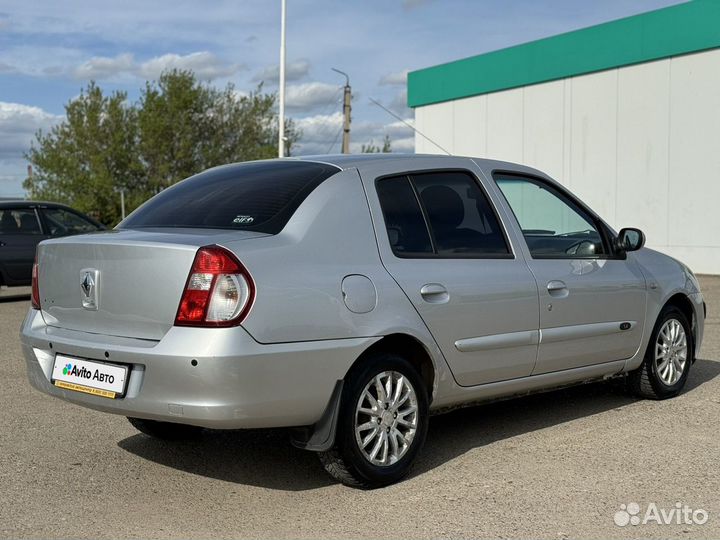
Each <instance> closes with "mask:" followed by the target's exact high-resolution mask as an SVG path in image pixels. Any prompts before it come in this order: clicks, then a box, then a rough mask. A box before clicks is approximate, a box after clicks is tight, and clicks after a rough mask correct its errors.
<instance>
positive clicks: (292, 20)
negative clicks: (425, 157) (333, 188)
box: [0, 0, 680, 197]
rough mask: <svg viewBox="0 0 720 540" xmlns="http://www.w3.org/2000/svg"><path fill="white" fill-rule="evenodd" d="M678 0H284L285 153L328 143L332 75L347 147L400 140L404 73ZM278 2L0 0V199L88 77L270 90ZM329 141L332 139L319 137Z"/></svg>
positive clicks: (333, 135) (332, 129)
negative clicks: (349, 122) (348, 128)
mask: <svg viewBox="0 0 720 540" xmlns="http://www.w3.org/2000/svg"><path fill="white" fill-rule="evenodd" d="M677 3H680V2H679V1H677V0H602V1H600V0H597V1H590V0H587V1H579V0H475V1H472V0H345V1H337V0H336V1H329V0H288V21H287V24H288V28H287V47H288V49H287V72H288V81H287V96H288V110H287V113H288V115H289V116H290V117H292V118H294V119H295V120H296V122H297V123H298V125H299V126H300V127H301V128H302V130H303V132H304V137H303V139H302V141H301V145H300V146H299V148H298V149H297V153H300V154H307V153H327V152H329V151H334V152H337V151H339V138H338V137H337V135H338V131H339V129H340V122H341V115H340V112H341V99H342V91H341V86H342V83H343V78H342V77H340V76H339V75H337V74H336V73H334V72H333V71H331V69H330V68H331V67H337V68H339V69H341V70H343V71H346V72H347V73H348V74H349V75H350V79H351V84H352V86H353V126H352V128H353V129H352V143H353V144H352V147H351V150H353V151H358V150H359V147H360V145H361V144H363V143H368V142H369V141H370V140H373V141H375V142H376V143H377V142H380V141H381V140H382V138H383V136H384V135H385V134H388V135H390V137H391V139H392V141H393V148H394V149H395V150H397V151H408V152H412V151H413V136H412V132H411V130H409V129H408V128H407V127H405V126H404V125H403V124H402V123H400V122H398V121H396V120H395V119H394V118H392V117H391V116H390V115H388V114H387V113H386V112H384V111H382V110H381V109H379V108H378V107H377V106H375V105H372V104H371V103H370V101H369V98H374V99H376V100H378V101H380V102H381V103H383V104H384V105H386V106H387V107H389V108H390V109H392V110H393V111H395V112H396V113H397V114H398V115H400V116H401V117H403V118H405V119H408V121H410V122H412V118H413V112H412V110H410V109H407V107H406V106H405V95H406V93H405V73H406V72H407V70H414V69H419V68H422V67H427V66H431V65H434V64H439V63H442V62H448V61H452V60H457V59H459V58H463V57H467V56H472V55H475V54H480V53H483V52H487V51H491V50H495V49H498V48H502V47H507V46H510V45H515V44H518V43H523V42H526V41H532V40H534V39H538V38H542V37H546V36H551V35H554V34H558V33H561V32H566V31H569V30H575V29H578V28H582V27H585V26H590V25H593V24H598V23H601V22H605V21H609V20H613V19H617V18H620V17H625V16H629V15H634V14H637V13H641V12H644V11H649V10H652V9H658V8H662V7H665V6H669V5H673V4H677ZM279 15H280V0H234V1H232V0H227V1H222V0H217V1H207V2H198V1H186V0H173V1H165V0H152V1H148V0H142V1H140V0H123V1H122V2H105V1H98V0H94V1H88V0H65V1H63V2H50V1H46V0H34V1H32V2H28V1H27V0H24V1H17V2H16V1H9V0H0V197H9V196H22V195H23V190H22V187H21V183H22V179H23V178H24V177H25V171H26V166H27V163H26V162H25V160H24V159H23V152H25V151H26V150H27V149H28V148H29V145H30V142H31V140H32V139H33V134H34V133H35V131H36V130H37V129H47V128H48V127H50V126H51V125H52V124H53V123H55V122H58V121H60V120H61V119H62V115H63V112H64V105H65V104H66V103H67V102H68V101H69V100H71V99H73V98H74V97H75V96H77V95H78V94H79V93H80V89H81V88H83V87H84V86H85V85H86V84H87V83H88V81H89V80H91V79H94V80H96V81H97V82H98V83H99V84H100V85H101V86H102V87H103V88H104V89H107V90H114V89H121V90H126V91H128V93H129V97H130V99H131V100H135V99H136V98H137V96H138V90H139V88H140V87H141V86H142V85H143V83H144V81H145V80H148V79H154V78H156V77H157V76H158V74H159V73H160V72H161V71H162V70H163V69H165V68H172V67H179V68H188V69H193V70H195V71H196V72H197V73H198V75H199V77H200V78H202V79H204V80H207V81H210V82H211V83H212V84H215V85H219V86H224V85H225V84H226V83H228V82H233V83H234V84H235V85H236V86H237V88H238V90H240V91H248V90H251V89H253V88H254V87H255V86H256V85H257V84H258V83H259V82H260V81H264V84H265V89H266V90H268V91H275V90H276V88H277V64H278V44H279V32H280V30H279ZM333 143H334V144H333Z"/></svg>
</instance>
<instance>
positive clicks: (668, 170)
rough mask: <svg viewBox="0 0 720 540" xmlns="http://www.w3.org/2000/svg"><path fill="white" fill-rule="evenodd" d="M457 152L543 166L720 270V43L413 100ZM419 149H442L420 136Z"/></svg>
mask: <svg viewBox="0 0 720 540" xmlns="http://www.w3.org/2000/svg"><path fill="white" fill-rule="evenodd" d="M415 121H416V126H417V129H418V130H419V131H420V132H421V133H424V134H425V135H427V136H428V137H429V138H430V139H432V140H434V141H435V142H437V143H438V144H439V145H440V146H442V147H443V148H445V149H446V150H448V151H449V152H451V153H453V154H456V155H468V156H477V157H489V158H494V159H502V160H507V161H515V162H520V163H524V164H526V165H530V166H533V167H536V168H538V169H541V170H543V171H545V172H546V173H548V174H549V175H550V176H552V177H553V178H555V179H556V180H558V181H559V182H561V183H562V184H564V185H565V186H567V187H568V188H569V189H570V190H571V191H573V192H574V193H575V194H576V195H578V196H579V197H580V198H581V199H583V200H584V201H585V202H586V203H587V204H589V205H590V206H591V207H592V208H593V209H594V210H596V211H597V212H598V213H599V214H600V215H602V216H603V217H604V218H605V219H606V220H607V221H608V223H610V224H611V225H612V226H613V227H615V228H617V229H620V228H622V227H624V226H634V227H639V228H641V229H642V230H643V231H645V233H646V235H647V239H648V240H647V243H648V246H650V247H652V248H655V249H658V250H660V251H663V252H665V253H668V254H669V255H672V256H673V257H676V258H678V259H680V260H682V261H684V262H686V263H687V264H688V265H690V267H691V268H693V270H694V271H695V272H698V273H711V274H720V49H714V50H710V51H705V52H700V53H695V54H689V55H685V56H678V57H673V58H667V59H663V60H658V61H654V62H648V63H644V64H638V65H634V66H627V67H621V68H617V69H612V70H607V71H602V72H598V73H592V74H588V75H582V76H578V77H572V78H568V79H563V80H558V81H553V82H548V83H542V84H536V85H532V86H526V87H522V88H516V89H511V90H505V91H501V92H495V93H492V94H485V95H480V96H474V97H469V98H464V99H459V100H455V101H448V102H444V103H437V104H433V105H427V106H422V107H417V108H416V109H415ZM415 151H416V152H417V153H443V152H442V150H440V149H439V148H437V147H436V146H435V145H433V144H432V143H430V142H429V141H427V140H426V139H424V138H423V137H422V136H420V135H416V137H415Z"/></svg>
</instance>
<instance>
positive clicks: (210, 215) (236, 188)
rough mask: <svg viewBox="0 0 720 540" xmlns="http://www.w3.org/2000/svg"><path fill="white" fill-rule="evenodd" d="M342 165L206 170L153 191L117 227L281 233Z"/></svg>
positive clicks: (297, 164) (271, 164)
mask: <svg viewBox="0 0 720 540" xmlns="http://www.w3.org/2000/svg"><path fill="white" fill-rule="evenodd" d="M339 170H340V169H338V168H337V167H335V166H333V165H327V164H324V163H311V162H303V161H292V160H286V161H266V162H256V163H243V164H240V165H228V166H225V167H218V168H215V169H210V170H208V171H205V172H202V173H200V174H197V175H195V176H192V177H190V178H188V179H187V180H183V181H182V182H178V183H177V184H175V185H174V186H172V187H170V188H167V189H165V190H164V191H162V192H160V193H159V194H157V195H155V197H153V198H152V199H150V200H149V201H148V202H147V203H145V204H144V205H143V206H141V207H140V208H138V209H137V210H136V211H135V212H133V213H132V214H131V215H130V216H128V218H127V219H126V220H124V221H123V222H121V223H120V225H119V226H118V228H121V229H133V228H140V227H190V228H206V229H240V230H246V231H259V232H266V233H270V234H276V233H278V232H280V231H281V230H282V229H283V227H284V226H285V224H286V223H287V222H288V221H289V220H290V217H292V215H293V213H294V212H295V210H297V208H298V207H299V206H300V204H301V203H302V202H303V201H304V200H305V198H306V197H307V196H308V195H309V194H310V192H312V190H314V189H315V188H316V187H317V186H319V185H320V184H321V183H322V182H323V181H324V180H326V179H327V178H329V177H330V176H332V175H334V174H336V173H337V172H339Z"/></svg>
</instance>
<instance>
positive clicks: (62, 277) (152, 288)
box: [38, 229, 267, 340]
mask: <svg viewBox="0 0 720 540" xmlns="http://www.w3.org/2000/svg"><path fill="white" fill-rule="evenodd" d="M261 236H267V235H265V234H263V233H259V232H249V231H232V232H228V231H223V230H217V229H142V230H121V231H109V232H104V233H97V234H87V235H81V236H72V237H67V238H61V239H57V240H51V241H48V242H43V243H42V244H40V247H39V250H38V263H39V288H40V304H41V306H42V314H43V318H44V320H45V322H46V324H48V325H50V326H54V327H58V328H65V329H69V330H79V331H83V332H91V333H95V334H106V335H113V336H119V337H132V338H140V339H149V340H160V339H162V337H163V336H164V335H165V333H166V332H167V331H168V330H169V329H170V328H171V327H172V326H173V324H174V322H175V315H176V314H177V309H178V305H179V302H180V298H181V296H182V293H183V290H184V287H185V283H186V281H187V278H188V273H189V272H190V269H191V267H192V263H193V260H194V258H195V254H196V252H197V250H198V248H200V247H202V246H206V245H212V244H218V245H222V244H223V243H224V242H230V241H232V242H235V241H237V240H242V239H248V238H257V237H261Z"/></svg>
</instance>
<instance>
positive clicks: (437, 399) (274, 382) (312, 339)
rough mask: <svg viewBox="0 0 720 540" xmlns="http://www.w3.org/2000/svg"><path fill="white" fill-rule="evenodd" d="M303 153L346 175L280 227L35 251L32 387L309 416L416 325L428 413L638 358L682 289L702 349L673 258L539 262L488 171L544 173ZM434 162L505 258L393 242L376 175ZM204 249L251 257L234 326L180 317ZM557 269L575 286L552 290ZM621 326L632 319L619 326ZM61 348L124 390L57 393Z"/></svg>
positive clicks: (299, 421) (598, 372) (237, 422)
mask: <svg viewBox="0 0 720 540" xmlns="http://www.w3.org/2000/svg"><path fill="white" fill-rule="evenodd" d="M305 159H306V160H312V161H323V162H327V163H332V164H334V165H336V166H337V167H338V168H340V169H342V170H341V172H338V173H337V174H335V175H333V176H332V177H330V178H328V179H327V180H325V181H324V182H323V183H322V184H320V186H319V187H317V188H316V189H315V190H314V191H312V192H311V193H310V195H309V196H308V197H307V198H306V199H305V200H304V202H303V203H302V204H301V205H300V207H299V208H298V209H297V211H296V212H295V213H294V214H293V215H292V217H291V218H290V220H289V221H288V223H287V224H286V225H285V227H284V228H283V229H282V231H281V232H279V233H278V234H275V235H265V234H262V233H248V232H242V231H226V230H196V229H152V230H122V231H110V232H107V233H100V234H91V235H83V236H77V237H72V238H66V239H59V240H52V241H47V242H43V243H42V244H40V247H39V250H38V257H39V264H40V280H39V283H40V296H41V301H42V307H43V309H42V311H41V312H39V311H36V310H30V312H29V313H28V316H27V318H26V320H25V322H24V323H23V327H22V329H21V340H22V343H23V351H24V354H25V358H26V362H27V368H28V376H29V380H30V382H31V383H32V384H33V386H34V387H36V388H38V389H40V390H41V391H43V392H45V393H48V394H50V395H53V396H56V397H59V398H62V399H66V400H68V401H72V402H74V403H77V404H80V405H84V406H87V407H91V408H95V409H98V410H103V411H107V412H111V413H116V414H123V415H127V416H136V417H141V418H150V419H157V420H166V421H171V422H181V423H188V424H195V425H201V426H207V427H215V428H244V427H277V426H303V425H310V424H313V423H314V422H316V421H317V420H318V419H319V418H320V417H321V416H322V414H323V411H324V410H325V408H326V406H327V404H328V401H329V399H330V396H331V393H332V391H333V388H334V385H335V382H336V381H338V380H340V379H343V378H344V377H345V375H346V374H347V372H348V370H349V369H350V368H351V366H352V365H353V364H354V363H355V362H356V361H357V360H358V358H360V357H361V355H362V353H363V352H364V351H366V350H367V349H368V348H369V347H371V346H372V345H373V344H375V343H377V342H378V341H379V340H381V339H382V338H383V337H384V336H389V335H395V334H403V335H405V336H409V337H411V338H413V339H414V340H416V341H417V342H418V343H420V345H421V346H422V348H423V349H424V350H425V351H426V352H427V354H428V356H429V357H430V359H431V360H432V365H433V371H434V376H433V385H432V386H433V388H432V404H431V408H433V409H442V408H445V407H450V406H455V405H461V404H464V403H469V402H475V401H479V400H484V399H492V398H497V397H503V396H509V395H514V394H521V393H524V392H528V391H533V390H539V389H543V388H549V387H553V386H558V385H564V384H569V383H574V382H581V381H584V380H589V379H596V378H602V377H607V376H612V375H615V374H618V373H622V372H623V371H628V370H631V369H634V368H636V367H637V366H638V365H639V364H640V363H641V361H642V357H643V354H644V351H645V348H646V346H647V343H648V340H649V336H650V332H651V330H652V327H653V325H654V322H655V320H656V319H657V316H658V314H659V312H660V310H661V309H662V307H663V305H664V304H665V303H666V302H667V301H668V299H669V298H670V297H672V296H673V295H675V294H678V293H680V294H683V295H684V296H686V297H687V298H688V299H689V300H690V302H691V303H692V305H693V309H694V321H693V324H694V329H695V342H696V348H699V346H700V343H701V341H702V334H703V323H704V313H703V301H702V295H701V293H700V291H699V288H698V285H697V280H696V279H695V278H694V276H693V275H692V273H691V272H690V271H689V270H688V269H687V268H686V267H685V266H684V265H682V264H681V263H679V262H677V261H675V260H673V259H671V258H669V257H667V256H665V255H662V254H660V253H657V252H654V251H652V250H650V249H647V248H643V249H641V250H640V251H638V252H634V253H629V254H627V258H626V259H624V260H588V259H576V260H575V259H572V260H568V259H563V260H553V261H546V260H534V259H533V258H532V257H531V256H530V253H529V250H528V248H527V245H526V244H525V241H524V238H523V236H522V231H520V229H519V226H518V224H517V222H516V220H515V219H514V216H513V214H512V212H511V210H510V208H509V206H508V204H507V202H506V201H505V199H504V197H503V196H502V193H501V192H500V190H499V189H498V187H497V186H496V185H495V183H494V182H493V181H492V172H493V171H494V170H502V171H514V172H518V173H525V174H531V175H534V176H540V177H542V178H547V177H546V176H545V175H544V174H543V173H541V172H540V171H536V170H534V169H530V168H528V167H524V166H521V165H515V164H511V163H504V162H496V161H490V160H479V159H470V158H460V157H444V156H401V155H380V156H322V157H318V158H305ZM436 169H463V170H467V171H469V172H470V173H472V174H473V175H474V176H475V177H476V178H477V180H478V181H479V182H480V183H481V185H482V187H483V189H484V191H485V193H486V194H487V196H488V198H489V200H490V202H491V204H492V205H493V206H494V207H495V209H496V211H497V214H498V216H499V218H500V220H501V222H502V225H503V227H504V229H505V234H506V237H507V239H508V242H509V244H510V248H511V250H512V253H513V257H512V258H506V259H401V258H398V257H396V256H395V255H394V254H393V253H392V250H391V248H390V245H389V241H388V237H387V233H386V229H385V224H384V220H383V215H382V210H381V208H380V203H379V200H378V196H377V193H376V191H375V180H376V179H377V178H379V177H382V176H386V175H391V174H398V173H404V172H410V171H422V170H436ZM548 180H549V179H548ZM210 244H218V245H221V246H223V247H225V248H227V249H229V250H231V251H232V252H233V253H234V254H235V255H236V256H237V258H238V259H239V260H240V261H241V262H242V263H243V265H245V267H246V268H247V269H248V271H249V273H250V274H251V275H252V277H253V280H254V281H255V285H256V288H257V295H256V299H255V303H254V305H253V306H252V308H251V310H250V312H249V315H248V317H247V318H246V319H245V320H244V321H243V323H242V325H241V326H236V327H231V328H188V327H178V326H173V322H174V318H175V314H176V312H177V309H178V303H179V301H180V297H181V295H182V291H183V288H184V286H185V282H186V280H187V277H188V273H189V270H190V267H191V264H192V261H193V258H194V255H195V253H196V251H197V249H198V248H199V247H201V246H205V245H210ZM87 271H96V273H93V274H92V277H93V284H94V287H95V290H94V294H96V296H95V297H92V298H89V297H88V296H87V295H85V292H84V291H83V290H82V287H81V281H82V280H83V279H84V276H85V273H86V272H87ZM557 280H561V281H562V282H563V283H564V284H565V285H566V287H567V291H566V292H567V294H565V293H563V294H560V295H558V294H556V293H555V294H551V293H550V292H549V291H548V289H547V285H548V283H550V282H551V281H557ZM438 286H440V287H441V288H442V289H444V291H445V292H442V290H440V289H437V288H436V287H438ZM426 287H427V288H426ZM428 292H429V294H428ZM83 295H85V296H83ZM93 302H95V305H93ZM83 303H86V306H85V307H83ZM550 304H552V309H548V305H550ZM88 306H89V307H88ZM622 323H629V327H628V328H627V329H626V330H622V331H620V330H619V328H620V325H621V324H622ZM51 345H52V346H51ZM55 354H64V355H69V356H73V355H74V356H76V357H78V358H86V359H90V360H100V361H107V362H117V363H121V364H127V365H130V366H131V367H132V369H131V370H130V376H129V381H130V382H129V387H128V390H127V393H126V396H125V397H123V398H121V399H115V400H111V399H107V398H102V397H98V396H92V395H87V394H82V393H77V392H73V391H71V390H64V389H61V388H57V387H55V386H53V385H52V384H51V381H50V374H51V371H52V363H53V358H54V355H55ZM193 360H195V361H196V362H195V363H196V365H193V363H192V361H193Z"/></svg>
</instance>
